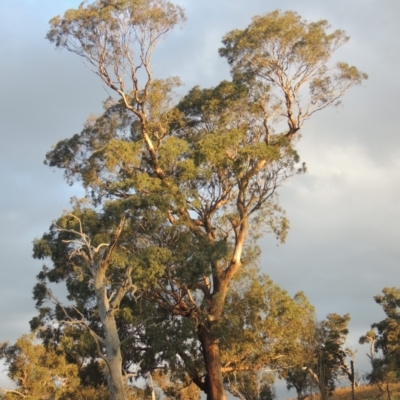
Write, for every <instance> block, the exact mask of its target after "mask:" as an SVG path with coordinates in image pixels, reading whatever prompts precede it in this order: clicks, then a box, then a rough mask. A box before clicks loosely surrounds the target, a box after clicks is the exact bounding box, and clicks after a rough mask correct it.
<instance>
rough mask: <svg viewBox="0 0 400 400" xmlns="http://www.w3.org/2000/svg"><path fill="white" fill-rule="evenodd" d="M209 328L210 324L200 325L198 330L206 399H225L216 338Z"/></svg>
mask: <svg viewBox="0 0 400 400" xmlns="http://www.w3.org/2000/svg"><path fill="white" fill-rule="evenodd" d="M208 325H209V324H208ZM210 330H211V326H206V327H205V326H201V327H200V328H199V330H198V337H199V339H200V342H201V345H202V348H203V349H202V352H203V357H204V365H205V368H206V371H207V376H206V382H205V388H206V394H207V400H226V394H225V389H224V382H223V378H222V370H221V358H220V354H219V344H218V339H217V338H215V337H214V336H213V334H212V333H211V332H210Z"/></svg>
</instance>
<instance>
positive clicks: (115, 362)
mask: <svg viewBox="0 0 400 400" xmlns="http://www.w3.org/2000/svg"><path fill="white" fill-rule="evenodd" d="M104 278H105V276H104V273H103V271H101V270H100V271H99V270H98V271H96V277H95V293H96V300H97V307H98V310H99V316H100V320H101V323H102V325H103V330H104V346H105V348H106V355H105V356H104V360H105V361H106V364H107V367H108V372H109V376H108V388H109V391H110V400H125V399H126V394H125V384H124V377H123V375H122V354H121V341H120V339H119V335H118V329H117V324H116V323H115V318H114V313H113V310H111V309H110V306H109V301H108V298H107V292H106V288H105V284H104Z"/></svg>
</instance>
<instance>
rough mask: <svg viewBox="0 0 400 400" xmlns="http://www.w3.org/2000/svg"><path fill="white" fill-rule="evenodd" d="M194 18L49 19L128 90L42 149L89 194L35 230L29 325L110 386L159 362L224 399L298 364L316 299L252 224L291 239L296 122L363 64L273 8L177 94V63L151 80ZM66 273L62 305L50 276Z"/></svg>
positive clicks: (160, 9) (111, 3)
mask: <svg viewBox="0 0 400 400" xmlns="http://www.w3.org/2000/svg"><path fill="white" fill-rule="evenodd" d="M183 21H184V13H183V10H182V9H181V8H180V7H179V6H177V5H174V4H172V3H170V2H168V1H165V0H107V1H105V0H96V1H93V2H84V3H82V4H81V6H80V7H79V8H78V9H74V10H68V11H66V12H65V14H64V15H63V16H58V17H55V18H53V19H52V20H51V21H50V31H49V32H48V35H47V38H48V39H49V40H50V41H51V42H52V43H54V44H55V45H56V47H59V48H66V49H67V50H69V51H71V52H73V53H75V54H77V55H78V56H80V57H81V58H82V59H83V60H84V62H85V63H87V64H88V65H89V66H90V67H91V68H92V70H93V71H94V72H95V73H96V74H97V75H98V76H99V77H100V78H101V80H102V82H103V83H105V84H106V85H107V86H108V87H109V88H110V89H112V90H113V91H114V92H115V93H116V95H117V96H118V97H117V99H108V100H107V101H106V102H105V103H104V112H103V114H101V115H99V116H94V117H90V118H89V120H88V121H87V123H86V124H85V126H84V129H83V130H82V132H81V133H79V134H75V135H73V136H72V137H71V138H68V139H65V140H62V141H60V142H59V143H57V144H56V146H55V147H54V148H53V149H52V150H51V151H50V152H49V153H48V154H47V156H46V162H47V163H48V164H49V165H50V166H51V167H56V168H61V169H63V170H64V172H65V177H66V179H67V180H68V182H69V183H73V182H76V181H78V182H81V183H82V185H83V187H84V188H85V189H86V191H87V196H86V198H85V199H80V200H78V199H75V200H74V201H73V204H72V210H70V211H67V212H65V213H64V214H63V215H62V216H61V217H60V218H59V219H58V220H57V221H56V222H55V223H53V224H52V226H51V227H50V229H49V232H47V233H45V234H44V236H43V237H42V238H41V239H38V240H36V241H35V244H34V257H36V258H39V259H49V260H50V262H51V265H50V266H44V267H43V269H42V271H41V272H40V274H39V275H38V279H39V282H38V284H37V285H36V287H35V289H34V296H35V299H36V300H37V306H38V309H39V316H38V317H37V318H35V319H34V320H32V323H31V325H32V328H38V327H42V328H41V333H40V335H41V337H42V338H43V339H44V340H45V343H52V344H56V345H62V346H66V347H68V346H69V347H68V352H67V354H68V355H69V356H70V357H72V358H75V360H79V359H80V362H81V365H83V366H85V367H86V366H87V365H89V364H87V361H88V360H90V365H92V366H95V370H96V371H97V372H96V371H95V372H96V374H97V375H99V374H98V372H99V368H98V367H99V363H100V364H101V363H104V364H105V365H106V367H107V368H106V371H107V373H106V374H105V378H106V380H107V382H108V387H109V390H110V395H111V398H112V399H116V400H117V399H118V400H120V399H121V400H122V399H125V398H126V396H127V392H126V380H127V379H128V378H133V377H135V376H137V374H143V375H146V374H148V373H149V372H151V371H154V369H155V368H170V369H171V371H172V372H171V379H176V380H177V381H179V382H180V383H184V382H185V381H186V380H187V379H189V380H190V381H192V382H194V383H195V384H196V385H197V386H198V388H199V389H201V390H202V391H203V392H205V393H206V394H207V399H209V400H224V399H226V394H225V388H227V389H228V390H231V391H232V392H234V390H235V389H234V386H233V385H234V384H233V382H236V383H235V384H237V383H238V382H241V385H242V384H243V385H245V386H246V385H247V383H248V382H256V381H257V379H258V378H257V379H256V380H254V375H251V374H252V373H253V372H255V371H256V370H259V369H261V368H264V367H266V366H270V367H272V368H276V369H277V370H282V369H283V368H287V367H289V365H290V364H291V363H292V362H293V360H295V362H296V363H297V362H298V361H297V360H296V352H297V351H298V350H299V343H300V342H301V337H299V335H301V334H302V333H304V332H305V330H306V325H307V324H313V321H314V311H313V308H312V307H311V306H310V305H309V303H308V301H307V299H306V298H305V296H304V295H303V294H302V293H299V294H297V295H296V296H295V297H294V298H291V297H290V296H289V295H288V294H287V293H286V292H285V291H283V290H282V289H280V288H279V287H277V286H276V285H274V284H273V283H272V281H271V280H270V279H269V278H268V277H266V276H265V275H262V274H260V273H259V271H258V270H257V268H256V267H255V265H256V264H257V259H258V256H259V249H258V247H257V239H258V238H260V237H261V236H262V235H263V234H265V233H268V232H270V233H273V234H274V235H275V236H276V237H277V239H278V240H279V241H280V242H282V243H283V242H284V241H285V239H286V235H287V232H288V227H289V223H288V220H287V218H286V216H285V212H284V210H283V209H282V208H281V206H280V205H279V202H278V197H277V190H278V188H279V187H280V186H281V185H283V184H284V183H286V182H287V181H288V180H289V179H290V178H292V177H294V176H295V175H297V174H300V173H304V172H305V164H303V163H301V162H300V157H299V155H298V153H297V151H296V147H295V146H296V142H297V139H298V138H299V135H298V133H297V132H298V131H299V130H300V128H301V127H302V125H303V122H304V121H305V120H306V119H308V118H310V117H311V116H312V114H313V113H315V112H316V111H319V110H322V109H323V108H325V107H328V106H335V105H337V104H339V101H340V99H341V98H342V96H343V95H344V94H345V92H346V91H347V90H348V89H349V88H351V87H352V86H354V85H358V84H360V83H361V82H362V81H363V80H364V79H366V78H367V76H366V74H364V73H362V72H360V71H358V69H357V68H356V67H354V66H349V65H347V64H346V63H337V64H336V65H334V66H329V61H330V58H331V57H332V54H333V53H334V51H335V50H336V49H337V48H338V47H340V46H341V45H343V44H344V43H345V42H346V41H347V40H348V38H347V36H346V35H345V34H344V32H343V31H338V30H337V31H333V32H330V27H329V24H328V23H327V22H326V21H317V22H307V21H305V20H303V19H301V17H300V16H299V15H298V14H296V13H294V12H286V13H281V12H279V11H274V12H272V13H268V14H266V15H264V16H260V17H255V18H254V19H253V21H252V23H251V24H250V25H249V27H248V28H246V29H245V30H235V31H232V32H230V33H228V34H227V35H226V36H225V37H224V39H223V46H224V47H222V48H221V49H220V54H221V55H222V56H223V57H225V58H227V60H228V62H229V64H230V65H231V70H232V71H231V72H232V79H231V80H229V81H228V80H226V81H223V82H221V83H220V84H218V85H216V86H215V87H212V88H205V89H203V88H200V87H197V86H196V87H194V88H193V89H191V90H190V91H189V92H188V93H187V94H186V95H185V96H184V97H183V98H181V99H177V96H176V93H175V92H174V90H175V89H176V87H177V86H179V85H180V80H179V78H176V77H171V78H166V79H156V78H154V77H153V73H152V69H151V62H152V57H153V54H154V51H155V49H156V46H157V45H158V44H159V43H160V41H161V40H162V39H164V37H165V36H166V35H167V34H168V32H170V31H171V29H172V28H173V27H174V26H176V25H178V24H180V23H182V22H183ZM307 88H308V90H306V89H307ZM286 126H287V127H286ZM61 281H64V282H65V283H66V286H67V290H68V300H69V302H70V303H69V304H61V302H60V301H58V299H57V298H56V297H55V296H54V294H53V293H52V292H51V290H50V289H49V286H48V283H59V282H61ZM48 301H50V302H52V303H53V306H52V307H49V304H48ZM332 318H333V317H332ZM328 322H330V320H329V321H328ZM328 322H327V324H328ZM325 328H326V329H325ZM325 328H324V326H321V330H322V331H323V332H325V331H326V332H328V333H332V332H333V329H331V327H329V326H328V325H327V326H326V327H325ZM324 329H325V330H324ZM67 332H68V337H69V338H70V340H71V341H72V342H73V343H74V344H72V343H69V344H68V346H67V342H66V340H65V339H64V338H63V335H65V334H66V333H67ZM326 332H325V333H326ZM328 333H327V335H328ZM339 336H340V334H339ZM340 337H341V336H340ZM83 338H85V340H86V341H84V346H82V353H81V354H78V352H76V351H75V350H76V349H74V346H75V344H76V343H77V342H78V341H79V340H82V339H83ZM327 340H328V339H327ZM46 341H47V342H46ZM84 360H86V361H84ZM96 368H97V369H96ZM87 372H88V371H87ZM240 372H242V373H243V374H242V375H241V377H238V375H237V374H238V373H240ZM255 373H256V372H255ZM96 374H95V375H96ZM224 374H225V379H224ZM229 374H231V375H229ZM235 374H236V375H235ZM246 374H247V375H246ZM87 375H88V374H86V376H87ZM233 377H235V379H233ZM246 382H247V383H246ZM257 382H258V381H257ZM243 385H242V386H243ZM239 386H240V385H239ZM256 386H257V385H256ZM261 386H262V385H261ZM264 386H265V385H264ZM237 387H238V386H237ZM246 387H248V388H250V387H252V388H253V389H254V385H252V384H251V385H250V386H248V385H247V386H246ZM267 387H268V385H267V386H265V387H264V389H265V390H266V389H267ZM262 390H263V389H262Z"/></svg>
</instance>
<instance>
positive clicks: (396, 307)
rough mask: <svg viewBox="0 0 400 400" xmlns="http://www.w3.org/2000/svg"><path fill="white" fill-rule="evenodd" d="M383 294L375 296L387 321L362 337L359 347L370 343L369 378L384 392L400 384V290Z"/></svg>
mask: <svg viewBox="0 0 400 400" xmlns="http://www.w3.org/2000/svg"><path fill="white" fill-rule="evenodd" d="M382 292H383V293H382V294H379V295H376V296H374V300H375V302H376V303H377V304H379V305H380V306H382V309H383V311H384V312H385V314H386V318H385V319H383V320H382V321H380V322H375V323H373V324H372V325H371V330H370V331H368V332H367V333H366V334H365V335H364V336H361V337H360V344H365V343H368V344H369V345H370V353H369V354H368V356H369V359H370V362H371V367H372V370H371V372H369V373H368V374H366V378H367V379H368V380H369V382H370V383H371V384H373V385H376V386H377V387H378V388H379V389H380V390H381V391H382V392H384V391H385V390H386V391H387V393H388V395H389V398H390V389H389V385H390V384H391V383H395V382H398V381H399V380H400V374H399V368H400V346H399V341H400V289H399V288H395V287H391V288H390V287H387V288H384V289H383V290H382Z"/></svg>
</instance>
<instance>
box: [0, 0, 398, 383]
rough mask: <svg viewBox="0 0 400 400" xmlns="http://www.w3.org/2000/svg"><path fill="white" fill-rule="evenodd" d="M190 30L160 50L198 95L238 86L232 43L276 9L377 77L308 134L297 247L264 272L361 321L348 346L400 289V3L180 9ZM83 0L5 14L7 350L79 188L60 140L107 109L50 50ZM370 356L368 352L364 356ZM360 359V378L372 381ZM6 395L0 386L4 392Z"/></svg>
mask: <svg viewBox="0 0 400 400" xmlns="http://www.w3.org/2000/svg"><path fill="white" fill-rule="evenodd" d="M178 3H179V4H181V5H183V7H184V8H185V10H186V14H187V18H188V20H187V22H186V24H185V26H184V27H183V29H181V30H179V29H178V30H176V31H175V32H173V33H172V34H171V35H170V36H169V37H168V38H167V40H166V41H165V42H164V43H163V45H162V46H161V48H160V49H159V51H158V53H157V57H156V66H155V71H156V74H157V75H158V76H159V77H166V76H170V75H175V76H180V77H181V79H182V80H183V82H184V83H185V90H189V89H190V88H191V87H192V86H194V85H200V86H202V87H208V86H212V85H216V84H218V83H219V81H221V80H222V79H226V78H229V69H228V67H227V65H226V62H225V60H223V59H220V58H219V56H218V52H217V50H218V48H219V47H220V45H221V37H222V36H223V35H224V34H225V33H226V32H228V31H229V30H231V29H234V28H245V27H246V26H247V25H248V24H249V23H250V21H251V17H252V16H254V15H260V14H264V13H266V12H269V11H272V10H274V9H276V8H280V9H281V10H283V11H284V10H294V11H297V12H298V13H299V14H300V15H302V16H303V17H304V18H306V19H308V20H317V19H327V20H328V21H329V22H330V23H331V25H332V27H333V28H335V29H336V28H340V29H344V30H345V31H346V32H347V33H348V34H349V35H350V36H351V41H350V42H349V43H348V44H347V45H346V46H344V47H343V48H341V49H340V50H339V51H338V53H337V56H335V57H336V58H337V59H340V60H343V61H347V62H349V63H350V64H355V65H356V66H357V67H358V68H359V69H360V70H362V71H364V72H366V73H367V74H368V75H369V80H368V81H367V82H366V83H365V84H363V86H362V87H356V88H354V89H352V90H351V91H350V92H349V93H348V94H347V95H346V97H345V98H344V102H343V106H341V107H340V108H338V109H329V110H324V111H321V112H320V113H318V114H316V115H315V116H314V117H313V118H312V119H311V120H310V121H308V123H307V125H306V126H305V127H304V129H302V136H303V138H302V140H301V142H300V144H299V151H300V155H301V157H302V159H303V161H305V162H306V163H307V166H308V172H307V174H306V175H303V176H301V177H297V178H296V179H295V180H293V181H291V182H289V183H288V184H287V185H286V187H284V188H282V190H281V191H280V198H281V202H282V204H283V206H284V208H285V209H286V211H287V215H288V217H289V219H290V223H291V230H290V233H289V237H288V240H287V243H286V244H285V245H281V246H277V245H276V242H275V241H274V239H273V238H272V237H266V238H265V239H263V240H262V241H261V247H262V259H261V265H262V268H263V270H264V271H265V272H266V273H267V274H269V275H270V277H271V278H272V279H273V280H274V281H275V282H277V283H278V284H280V285H281V286H282V287H283V288H285V289H287V290H288V291H289V292H290V293H291V294H295V293H296V292H297V291H299V290H303V291H304V292H305V293H306V295H307V296H308V298H309V299H310V301H311V303H312V304H313V305H314V306H315V307H316V310H317V314H318V317H319V318H321V319H322V318H324V317H325V316H326V314H327V313H332V312H336V313H339V314H345V313H350V315H351V318H352V319H351V323H350V336H349V341H348V344H349V345H350V346H352V347H354V348H356V347H357V346H358V345H357V342H358V338H359V336H360V335H361V334H363V333H365V332H366V331H367V330H368V328H369V325H370V324H371V323H372V322H377V321H380V320H381V319H383V318H384V314H383V313H382V311H381V309H380V308H379V307H378V306H377V305H376V304H375V303H374V301H373V296H374V295H376V294H378V293H379V292H380V291H381V290H382V289H383V288H384V287H387V286H400V281H399V278H400V243H399V239H400V132H399V129H398V126H399V125H400V112H399V105H400V72H399V71H400V66H399V64H400V24H399V23H398V21H399V18H400V2H399V1H397V0H379V1H378V0H335V1H331V0H279V1H277V0H269V1H265V0H264V1H263V0H246V1H242V0H202V1H195V0H180V1H178ZM78 4H79V1H75V0H0V60H1V61H0V134H1V147H0V167H1V171H2V173H1V175H0V188H1V189H0V226H1V230H0V243H1V245H0V246H1V251H0V266H1V269H2V274H1V278H0V317H1V319H0V320H1V321H2V323H1V324H0V342H1V341H4V340H7V339H8V340H11V341H14V340H15V339H16V338H17V337H19V336H20V335H22V334H23V333H27V332H28V331H29V325H28V321H29V320H30V319H31V318H32V317H33V316H34V314H35V309H34V304H33V301H32V294H31V291H32V287H33V286H34V284H35V276H36V274H37V273H38V272H39V270H40V267H41V264H40V263H39V262H37V261H34V260H32V259H31V253H32V240H33V239H34V238H35V237H40V236H41V235H42V234H43V233H44V231H46V229H47V228H48V227H49V225H50V223H51V221H52V220H53V219H55V218H57V217H58V216H59V215H60V214H61V212H62V209H63V207H65V208H66V207H68V205H69V198H70V197H71V196H73V195H79V194H80V193H81V192H80V190H79V188H76V187H73V188H71V187H68V186H67V185H66V183H65V182H64V181H63V178H62V174H61V173H60V172H59V171H57V172H53V171H51V170H50V169H49V168H48V167H46V166H44V165H43V159H44V156H45V153H46V152H47V151H48V150H49V149H50V148H51V145H53V144H55V143H57V141H58V140H60V139H64V138H67V137H70V136H71V135H72V134H74V133H78V132H80V130H81V128H82V125H83V123H84V122H85V120H86V118H87V117H88V116H89V114H91V113H99V112H100V111H101V103H102V101H103V100H104V99H105V98H106V97H107V96H108V94H109V93H108V92H107V90H106V89H105V88H104V86H103V85H102V83H101V82H100V80H99V79H98V78H97V77H96V76H95V75H94V74H92V73H91V72H90V71H89V70H88V69H87V68H86V67H85V66H84V65H83V64H82V62H81V61H80V60H79V58H78V57H77V56H75V55H74V54H71V53H68V52H67V51H58V50H55V49H54V47H53V45H52V44H50V43H48V42H47V41H46V40H45V35H46V32H47V29H48V20H49V19H50V18H51V17H53V16H55V15H57V14H60V13H63V12H64V11H65V10H66V9H67V8H71V7H76V6H78ZM358 347H359V346H358ZM367 350H368V349H367V348H366V347H364V348H362V347H361V348H360V349H359V351H358V356H357V357H358V360H359V366H360V367H359V368H360V373H363V372H365V369H366V368H367V367H368V365H367V364H366V360H365V356H363V355H364V353H365V352H366V351H367ZM0 384H1V380H0Z"/></svg>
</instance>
